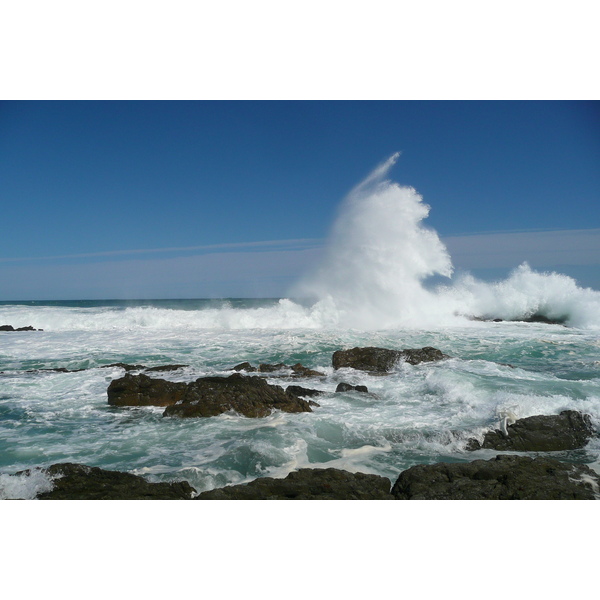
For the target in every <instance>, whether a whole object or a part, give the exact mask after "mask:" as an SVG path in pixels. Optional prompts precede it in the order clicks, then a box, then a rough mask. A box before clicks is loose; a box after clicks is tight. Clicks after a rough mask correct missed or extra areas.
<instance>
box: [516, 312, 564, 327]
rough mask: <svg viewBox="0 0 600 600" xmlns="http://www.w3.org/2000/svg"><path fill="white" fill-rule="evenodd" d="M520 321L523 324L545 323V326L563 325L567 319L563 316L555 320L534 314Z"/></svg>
mask: <svg viewBox="0 0 600 600" xmlns="http://www.w3.org/2000/svg"><path fill="white" fill-rule="evenodd" d="M522 320H523V321H524V322H525V323H546V324H547V325H564V324H565V323H566V322H567V320H568V317H566V316H565V317H559V318H557V319H551V318H549V317H547V316H546V315H543V314H541V313H535V314H534V315H531V316H530V317H525V318H524V319H522Z"/></svg>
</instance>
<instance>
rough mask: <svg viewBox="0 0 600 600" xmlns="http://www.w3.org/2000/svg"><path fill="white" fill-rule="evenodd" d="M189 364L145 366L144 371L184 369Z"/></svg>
mask: <svg viewBox="0 0 600 600" xmlns="http://www.w3.org/2000/svg"><path fill="white" fill-rule="evenodd" d="M185 367H189V365H159V366H158V367H146V371H150V372H164V371H177V370H178V369H185Z"/></svg>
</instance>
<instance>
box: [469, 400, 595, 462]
mask: <svg viewBox="0 0 600 600" xmlns="http://www.w3.org/2000/svg"><path fill="white" fill-rule="evenodd" d="M503 429H504V431H502V430H500V429H495V430H493V431H488V432H487V433H486V434H485V436H484V439H483V442H482V443H480V442H479V441H478V440H476V439H474V438H472V439H470V440H469V441H468V443H467V448H466V449H467V450H469V451H473V450H480V449H482V448H484V449H492V450H512V451H517V452H555V451H560V450H575V449H577V448H583V447H584V446H585V445H586V444H587V443H588V442H589V440H590V438H591V437H592V436H593V435H594V429H593V427H592V423H591V419H590V416H589V415H585V414H582V413H580V412H578V411H576V410H563V411H562V412H561V413H560V414H559V415H536V416H533V417H526V418H524V419H518V420H517V421H515V422H514V423H511V424H508V423H507V421H506V419H505V421H504V427H503Z"/></svg>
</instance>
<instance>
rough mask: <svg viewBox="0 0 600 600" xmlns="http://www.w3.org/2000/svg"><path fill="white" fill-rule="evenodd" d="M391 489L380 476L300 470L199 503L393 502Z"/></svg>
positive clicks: (204, 495) (214, 492)
mask: <svg viewBox="0 0 600 600" xmlns="http://www.w3.org/2000/svg"><path fill="white" fill-rule="evenodd" d="M390 486H391V482H390V480H389V479H387V478H386V477H380V476H379V475H367V474H365V473H350V472H348V471H342V470H340V469H300V470H299V471H294V472H293V473H290V474H289V475H288V476H287V477H285V479H274V478H273V477H261V478H260V479H255V480H254V481H251V482H250V483H246V484H241V485H232V486H228V487H224V488H220V489H217V490H211V491H209V492H204V493H202V494H199V495H198V496H197V497H196V500H393V499H394V497H393V496H392V495H391V494H390Z"/></svg>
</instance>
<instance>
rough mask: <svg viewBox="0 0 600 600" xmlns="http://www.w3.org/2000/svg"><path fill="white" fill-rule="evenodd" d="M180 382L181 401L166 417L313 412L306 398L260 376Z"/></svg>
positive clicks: (258, 415)
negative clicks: (286, 390) (230, 413)
mask: <svg viewBox="0 0 600 600" xmlns="http://www.w3.org/2000/svg"><path fill="white" fill-rule="evenodd" d="M182 385H184V386H186V389H185V393H184V395H183V397H182V399H181V402H179V403H178V404H173V405H172V406H168V407H167V408H166V410H165V412H164V416H165V417H168V416H176V417H213V416H215V415H220V414H221V413H224V412H227V411H229V410H233V411H235V412H237V413H239V414H241V415H244V416H246V417H266V416H268V415H269V414H271V412H272V411H273V410H281V411H284V412H292V413H296V412H312V409H311V408H310V405H309V404H308V402H306V400H302V399H301V398H298V397H297V396H294V395H293V394H291V393H290V394H287V393H286V392H285V391H284V390H283V388H281V387H280V386H278V385H270V384H268V383H267V382H266V381H265V380H264V379H262V378H260V377H245V376H243V375H241V374H239V373H235V374H233V375H230V376H229V377H201V378H199V379H197V380H196V381H193V382H192V383H189V384H182Z"/></svg>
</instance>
